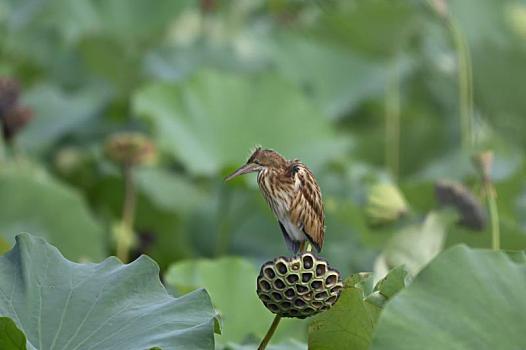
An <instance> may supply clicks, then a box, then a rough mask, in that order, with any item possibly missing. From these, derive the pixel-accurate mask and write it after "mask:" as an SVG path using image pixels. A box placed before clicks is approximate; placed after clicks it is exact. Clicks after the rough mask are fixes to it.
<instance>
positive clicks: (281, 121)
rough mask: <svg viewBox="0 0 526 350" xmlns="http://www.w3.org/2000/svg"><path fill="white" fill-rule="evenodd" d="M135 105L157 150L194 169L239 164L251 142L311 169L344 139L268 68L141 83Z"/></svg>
mask: <svg viewBox="0 0 526 350" xmlns="http://www.w3.org/2000/svg"><path fill="white" fill-rule="evenodd" d="M133 108H134V111H135V112H136V113H137V114H139V115H141V116H144V117H145V118H146V119H147V120H148V121H149V122H151V123H152V125H153V129H154V134H155V136H156V138H157V141H158V144H160V146H161V148H162V149H164V150H165V151H166V152H169V153H170V154H172V155H173V156H174V157H177V158H178V159H179V160H180V161H182V162H183V163H184V165H186V166H187V167H188V169H189V170H190V171H191V172H193V173H196V174H206V175H210V174H214V173H217V172H218V171H219V170H221V169H223V168H225V167H227V166H234V165H238V164H240V163H242V162H243V161H245V158H246V157H247V155H248V153H249V152H250V149H251V148H252V147H254V145H255V144H261V145H263V146H265V147H270V148H275V149H277V150H279V151H280V152H282V153H283V154H284V155H285V156H286V157H288V158H296V157H297V158H300V159H302V160H303V161H305V162H306V164H309V165H310V166H313V167H315V166H317V165H320V164H324V163H325V162H327V161H328V159H326V158H327V155H328V154H330V155H331V156H333V157H336V156H338V155H341V154H342V153H343V152H344V151H345V150H346V147H345V145H346V144H347V143H348V142H347V141H346V140H344V139H342V138H340V137H337V135H336V134H335V131H334V130H333V129H332V127H331V125H330V124H329V122H328V120H326V118H324V116H323V114H321V113H320V112H319V111H318V110H317V109H316V107H315V106H314V105H313V104H312V103H310V101H309V100H308V99H307V98H305V97H304V96H303V94H302V93H301V90H299V89H298V88H297V87H295V86H294V85H293V84H291V83H290V82H287V81H286V80H283V79H280V78H278V77H277V76H276V75H272V74H266V75H257V76H236V75H233V74H226V73H218V72H214V71H203V72H202V73H199V74H197V75H196V76H195V77H194V78H193V79H191V80H190V81H187V82H186V83H185V84H170V83H155V84H152V85H148V86H146V87H144V88H142V89H141V90H140V91H139V92H138V93H137V94H136V95H135V96H134V100H133ZM293 130H296V131H297V132H293Z"/></svg>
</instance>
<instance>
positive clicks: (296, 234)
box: [225, 147, 325, 254]
mask: <svg viewBox="0 0 526 350" xmlns="http://www.w3.org/2000/svg"><path fill="white" fill-rule="evenodd" d="M253 172H257V173H258V176H257V181H258V185H259V189H260V190H261V192H262V193H263V196H264V197H265V199H266V200H267V202H268V204H269V205H270V207H271V208H272V211H273V212H274V215H275V216H276V218H277V219H278V222H279V226H280V228H281V232H282V233H283V237H284V238H285V242H286V243H287V247H288V248H289V249H290V251H291V252H292V253H294V254H295V253H298V252H302V251H304V250H305V244H306V242H310V243H311V244H312V245H313V246H314V248H315V249H316V250H317V251H318V252H319V251H320V250H321V248H322V246H323V238H324V234H325V226H324V225H325V217H324V213H323V203H322V198H321V192H320V187H319V186H318V183H317V182H316V179H315V178H314V175H313V174H312V172H311V171H310V169H309V168H307V167H306V166H305V165H304V164H303V163H301V162H300V161H299V160H287V159H285V158H284V157H283V156H282V155H281V154H279V153H278V152H276V151H273V150H270V149H262V148H261V147H258V148H256V150H255V151H254V152H253V153H252V155H251V156H250V158H249V159H248V161H247V163H246V164H245V165H243V166H242V167H240V168H239V169H237V170H236V171H234V172H233V173H232V174H231V175H229V176H228V177H227V178H226V179H225V181H228V180H231V179H233V178H235V177H237V176H239V175H243V174H248V173H253Z"/></svg>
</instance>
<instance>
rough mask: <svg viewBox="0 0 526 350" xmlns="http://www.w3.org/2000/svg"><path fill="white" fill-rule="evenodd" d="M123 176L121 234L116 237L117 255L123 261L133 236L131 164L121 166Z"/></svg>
mask: <svg viewBox="0 0 526 350" xmlns="http://www.w3.org/2000/svg"><path fill="white" fill-rule="evenodd" d="M122 174H123V177H124V204H123V207H122V224H123V228H124V230H123V233H124V234H123V235H120V236H119V238H118V239H117V257H118V258H119V259H120V260H121V261H122V262H124V263H127V262H128V260H129V253H130V252H129V250H130V243H129V242H131V241H132V239H133V237H129V236H128V235H133V225H134V221H135V203H136V193H135V182H134V178H133V167H132V166H131V165H124V166H123V168H122Z"/></svg>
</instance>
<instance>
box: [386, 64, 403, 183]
mask: <svg viewBox="0 0 526 350" xmlns="http://www.w3.org/2000/svg"><path fill="white" fill-rule="evenodd" d="M385 162H386V165H387V168H388V169H390V170H391V173H392V175H393V177H394V179H395V180H397V179H398V173H399V168H400V79H399V72H398V65H397V60H396V58H395V59H393V63H392V65H391V69H390V77H389V82H388V84H387V87H386V93H385Z"/></svg>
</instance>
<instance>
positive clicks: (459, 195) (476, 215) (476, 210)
mask: <svg viewBox="0 0 526 350" xmlns="http://www.w3.org/2000/svg"><path fill="white" fill-rule="evenodd" d="M435 194H436V198H437V200H438V202H439V203H440V205H442V206H451V207H453V208H455V209H456V210H457V212H458V214H459V215H460V221H459V222H458V224H459V225H462V226H465V227H467V228H470V229H472V230H475V231H482V230H484V228H485V227H486V223H487V216H486V211H485V209H484V207H483V206H482V204H481V203H480V201H479V200H478V199H477V198H476V197H475V196H474V195H473V194H472V193H471V192H470V191H469V190H468V189H467V188H466V187H465V186H464V185H462V184H461V183H457V182H453V181H445V180H442V181H438V182H437V183H436V184H435Z"/></svg>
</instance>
